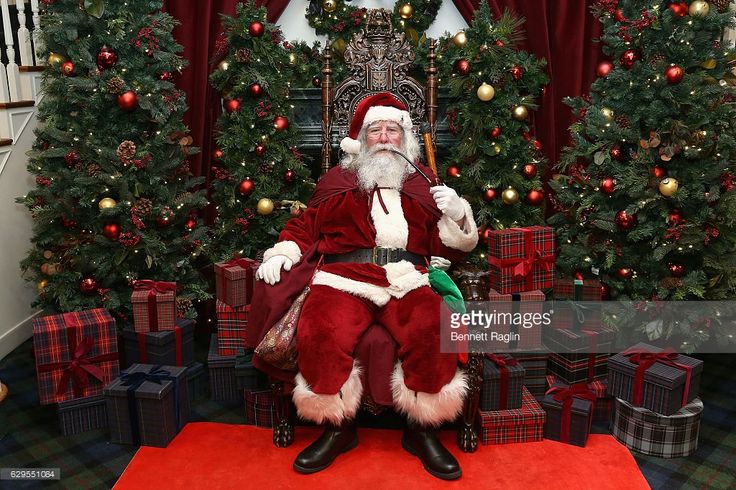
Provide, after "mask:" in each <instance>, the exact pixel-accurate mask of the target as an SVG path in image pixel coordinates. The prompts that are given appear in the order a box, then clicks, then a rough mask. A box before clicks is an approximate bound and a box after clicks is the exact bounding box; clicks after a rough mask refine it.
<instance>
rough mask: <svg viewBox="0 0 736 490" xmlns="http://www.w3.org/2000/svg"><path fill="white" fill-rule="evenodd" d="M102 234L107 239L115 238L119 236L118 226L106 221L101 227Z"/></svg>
mask: <svg viewBox="0 0 736 490" xmlns="http://www.w3.org/2000/svg"><path fill="white" fill-rule="evenodd" d="M102 234H103V235H105V238H107V239H108V240H117V239H118V237H119V236H120V226H119V225H118V224H117V223H108V224H106V225H104V226H103V227H102Z"/></svg>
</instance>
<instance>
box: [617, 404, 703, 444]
mask: <svg viewBox="0 0 736 490" xmlns="http://www.w3.org/2000/svg"><path fill="white" fill-rule="evenodd" d="M615 403H616V410H615V411H614V416H613V423H612V424H611V433H612V434H613V436H614V437H615V438H616V439H618V440H619V441H620V442H621V443H622V444H623V445H625V446H626V447H628V448H629V449H632V450H634V451H637V452H640V453H642V454H648V455H650V456H657V457H660V458H680V457H683V456H690V455H691V454H693V453H694V452H695V451H696V450H697V449H698V433H699V432H700V417H701V414H702V413H703V402H702V401H700V398H695V399H693V400H692V401H691V402H690V403H688V404H687V405H685V406H684V407H682V408H681V409H680V410H678V411H677V412H675V413H674V414H672V415H670V416H665V415H660V414H658V413H655V412H652V411H650V410H647V409H646V408H641V407H634V406H632V405H631V404H630V403H628V402H626V401H624V400H621V399H620V398H616V399H615Z"/></svg>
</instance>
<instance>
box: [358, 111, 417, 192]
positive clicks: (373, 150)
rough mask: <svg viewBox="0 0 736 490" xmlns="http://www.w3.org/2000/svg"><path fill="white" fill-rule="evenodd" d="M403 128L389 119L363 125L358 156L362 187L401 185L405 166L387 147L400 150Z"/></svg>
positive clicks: (359, 178) (405, 169)
mask: <svg viewBox="0 0 736 490" xmlns="http://www.w3.org/2000/svg"><path fill="white" fill-rule="evenodd" d="M403 138H404V129H403V128H402V127H401V126H399V125H398V124H396V123H395V122H391V121H376V122H375V123H373V124H371V125H370V126H368V127H367V128H366V129H365V146H364V149H363V150H362V151H361V153H360V156H359V158H358V159H357V162H356V163H357V173H358V182H359V184H360V186H361V187H362V188H363V189H365V190H370V189H373V188H374V187H375V186H381V187H392V188H401V184H402V183H403V182H404V179H405V178H406V175H407V173H408V169H407V166H406V163H405V162H404V161H403V159H402V158H401V157H400V156H399V155H396V154H395V153H393V152H392V151H390V150H398V151H402V150H403V146H402V143H403Z"/></svg>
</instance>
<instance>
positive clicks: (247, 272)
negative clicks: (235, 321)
mask: <svg viewBox="0 0 736 490" xmlns="http://www.w3.org/2000/svg"><path fill="white" fill-rule="evenodd" d="M258 265H259V264H258V262H256V261H255V260H252V259H246V258H236V259H232V260H228V261H225V262H218V263H216V264H215V291H216V295H217V299H218V300H220V301H222V302H223V303H227V304H228V305H230V306H232V307H237V306H243V305H247V304H250V300H251V298H252V297H253V288H254V287H255V281H256V279H255V276H256V269H258Z"/></svg>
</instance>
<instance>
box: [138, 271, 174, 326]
mask: <svg viewBox="0 0 736 490" xmlns="http://www.w3.org/2000/svg"><path fill="white" fill-rule="evenodd" d="M133 291H148V330H150V331H151V332H158V302H157V301H156V295H157V294H158V293H161V294H166V293H174V294H176V283H175V282H165V281H152V280H150V279H142V280H139V281H135V282H134V283H133Z"/></svg>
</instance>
